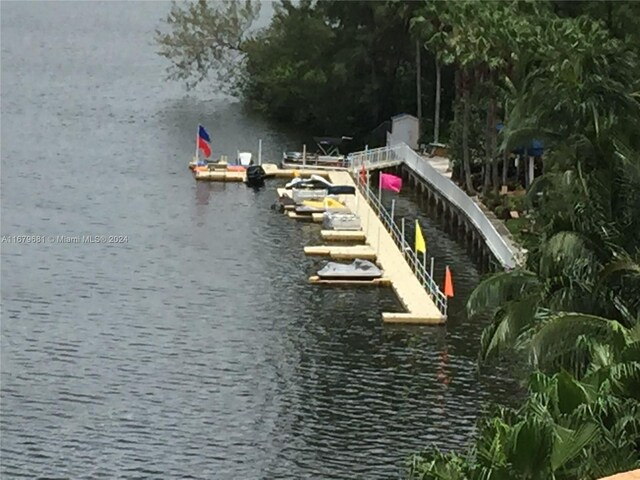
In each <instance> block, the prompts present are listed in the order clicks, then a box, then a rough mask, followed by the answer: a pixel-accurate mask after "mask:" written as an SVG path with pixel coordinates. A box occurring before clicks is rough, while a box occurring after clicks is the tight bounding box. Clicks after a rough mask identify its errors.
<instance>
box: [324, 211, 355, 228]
mask: <svg viewBox="0 0 640 480" xmlns="http://www.w3.org/2000/svg"><path fill="white" fill-rule="evenodd" d="M322 228H324V229H326V230H360V229H361V226H360V218H359V217H358V215H356V214H354V213H346V212H325V214H324V218H323V219H322Z"/></svg>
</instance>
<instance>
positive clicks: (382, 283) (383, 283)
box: [309, 275, 391, 287]
mask: <svg viewBox="0 0 640 480" xmlns="http://www.w3.org/2000/svg"><path fill="white" fill-rule="evenodd" d="M309 283H312V284H314V285H353V286H366V285H371V286H377V287H389V286H391V280H389V279H388V278H384V277H382V278H374V279H373V280H338V279H322V278H320V277H318V276H317V275H314V276H313V277H309Z"/></svg>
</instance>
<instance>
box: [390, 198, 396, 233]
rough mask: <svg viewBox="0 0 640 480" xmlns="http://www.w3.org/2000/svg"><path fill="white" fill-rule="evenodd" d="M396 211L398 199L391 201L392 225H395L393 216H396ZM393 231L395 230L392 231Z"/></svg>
mask: <svg viewBox="0 0 640 480" xmlns="http://www.w3.org/2000/svg"><path fill="white" fill-rule="evenodd" d="M395 209H396V199H395V198H392V199H391V224H392V225H395V222H394V221H393V216H394V214H395ZM392 231H393V229H392Z"/></svg>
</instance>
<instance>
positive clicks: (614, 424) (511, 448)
mask: <svg viewBox="0 0 640 480" xmlns="http://www.w3.org/2000/svg"><path fill="white" fill-rule="evenodd" d="M622 365H623V364H616V366H617V367H621V366H622ZM624 365H625V366H626V368H625V370H626V372H628V373H629V372H633V374H630V375H629V377H632V376H634V378H638V377H637V373H638V368H639V367H640V363H637V362H635V363H630V364H624ZM611 372H613V370H611V369H610V370H607V371H605V370H603V369H598V370H596V371H594V372H592V374H591V376H590V377H588V378H586V379H585V380H584V381H578V380H576V379H575V378H574V377H573V376H572V375H570V374H569V373H567V372H564V371H561V372H559V373H557V374H555V375H551V376H549V375H545V374H542V373H539V372H536V373H534V374H533V375H532V376H531V378H530V380H529V398H528V399H527V401H526V402H525V403H524V404H523V405H522V406H521V407H519V408H517V409H507V408H495V409H494V410H493V412H492V415H491V416H490V417H488V418H485V419H481V420H480V421H479V422H478V427H477V435H476V437H475V440H474V442H473V444H472V446H471V448H470V450H469V451H468V452H467V453H466V454H464V455H457V454H455V453H448V454H443V453H440V452H438V451H437V450H427V451H425V452H423V453H420V454H417V455H414V456H413V457H412V458H411V460H410V462H409V466H408V467H409V468H408V470H409V472H408V476H409V478H411V479H412V480H418V479H446V478H460V479H466V480H476V479H477V480H486V479H489V478H491V479H504V480H507V479H508V480H533V479H536V480H537V479H539V480H543V479H549V478H553V479H556V480H564V479H566V480H569V479H571V480H574V479H581V478H599V477H601V476H605V475H610V474H612V473H616V472H619V471H624V470H632V469H634V468H637V467H638V466H640V456H639V455H638V453H639V450H638V448H639V445H640V415H639V414H640V403H639V402H638V400H637V399H636V398H633V397H632V396H629V395H628V392H630V390H629V389H624V388H616V387H615V386H614V385H615V380H613V379H614V375H613V374H612V373H611Z"/></svg>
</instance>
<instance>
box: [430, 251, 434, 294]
mask: <svg viewBox="0 0 640 480" xmlns="http://www.w3.org/2000/svg"><path fill="white" fill-rule="evenodd" d="M434 261H435V260H434V258H433V257H431V269H430V273H429V276H430V277H431V279H430V282H431V283H432V284H433V283H435V282H434V281H433V264H434ZM434 286H435V285H434ZM434 290H435V288H434Z"/></svg>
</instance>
